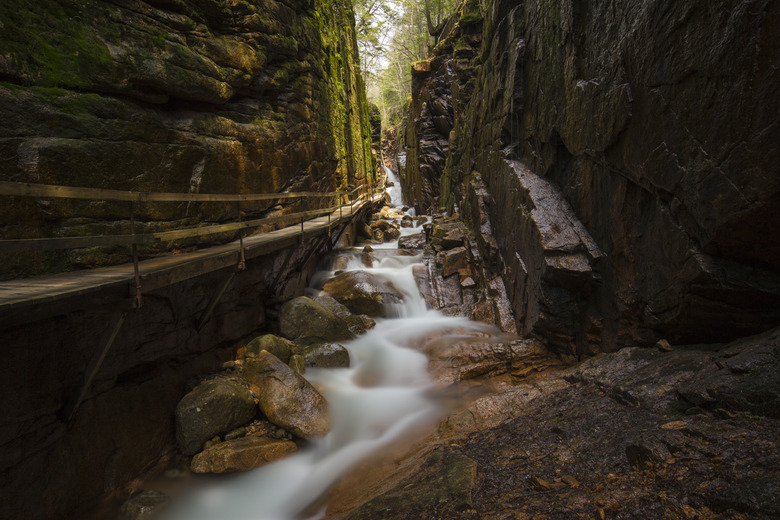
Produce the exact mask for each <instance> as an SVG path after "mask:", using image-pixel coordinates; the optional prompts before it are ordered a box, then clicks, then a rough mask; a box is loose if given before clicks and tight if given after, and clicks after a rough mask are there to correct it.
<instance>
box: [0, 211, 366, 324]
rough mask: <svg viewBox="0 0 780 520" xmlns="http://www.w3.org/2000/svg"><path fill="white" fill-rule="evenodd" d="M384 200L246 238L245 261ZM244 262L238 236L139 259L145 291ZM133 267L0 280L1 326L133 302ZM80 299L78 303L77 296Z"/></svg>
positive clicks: (340, 225) (290, 244) (344, 221)
mask: <svg viewBox="0 0 780 520" xmlns="http://www.w3.org/2000/svg"><path fill="white" fill-rule="evenodd" d="M379 200H380V197H378V196H374V197H373V198H372V199H371V200H363V201H361V202H359V203H356V204H355V205H354V207H351V206H344V207H343V209H342V212H341V213H340V212H339V211H338V210H337V211H335V212H333V213H331V214H330V215H325V216H321V217H318V218H314V219H311V220H308V221H305V222H304V223H303V224H301V223H298V224H295V225H292V226H289V227H285V228H282V229H279V230H276V231H270V232H267V233H262V234H258V235H253V236H250V237H247V238H244V239H243V250H244V257H245V259H246V260H250V259H252V258H255V257H258V256H262V255H267V254H269V253H273V252H275V251H279V250H281V249H285V248H288V247H296V246H297V245H298V244H299V243H300V241H301V239H302V235H303V236H305V237H308V236H313V235H321V234H322V233H327V232H328V230H329V229H331V230H333V231H334V232H340V230H341V229H342V228H343V226H345V225H346V224H348V223H350V222H351V221H352V220H353V219H354V217H355V216H356V215H358V214H359V213H360V212H361V210H363V209H364V208H365V207H366V206H367V205H371V204H373V203H376V202H378V201H379ZM240 261H241V252H240V248H239V241H238V240H236V241H234V242H231V243H228V244H223V245H218V246H213V247H209V248H205V249H201V250H197V251H193V252H190V253H183V254H177V255H168V256H163V257H158V258H151V259H148V260H143V261H140V262H139V263H138V266H139V271H140V282H141V290H142V292H143V293H146V292H150V291H153V290H155V289H159V288H161V287H165V286H168V285H172V284H175V283H178V282H181V281H184V280H187V279H190V278H194V277H197V276H200V275H203V274H206V273H210V272H213V271H218V270H220V269H225V268H229V267H231V266H233V267H234V266H237V265H238V264H239V262H240ZM134 291H135V271H134V265H133V263H127V264H122V265H116V266H110V267H101V268H96V269H88V270H81V271H72V272H67V273H61V274H53V275H46V276H39V277H34V278H25V279H20V280H11V281H7V282H0V326H3V327H7V326H12V325H14V324H18V323H22V322H29V321H31V320H34V319H37V318H38V317H45V316H46V315H55V314H58V313H60V312H64V311H66V310H76V309H77V308H78V306H81V307H82V308H84V307H89V306H95V305H108V304H110V305H112V306H118V307H119V306H126V307H127V308H132V306H133V305H134V302H135V300H134V298H133V293H134ZM76 300H78V301H79V304H78V306H76V307H75V308H74V305H75V303H74V302H75V301H76Z"/></svg>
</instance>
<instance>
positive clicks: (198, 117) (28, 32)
mask: <svg viewBox="0 0 780 520" xmlns="http://www.w3.org/2000/svg"><path fill="white" fill-rule="evenodd" d="M352 16H353V14H352V6H351V4H348V3H342V2H335V3H331V2H328V3H322V2H319V1H318V2H303V1H299V0H294V1H292V2H277V1H274V0H270V1H261V0H252V1H238V0H228V1H225V2H222V1H213V0H207V1H194V0H193V1H191V0H183V1H178V0H177V1H166V2H160V1H151V0H149V1H144V0H139V1H133V2H103V1H99V0H87V1H80V0H39V1H36V2H32V3H31V2H28V1H25V0H8V1H5V2H3V3H2V5H0V19H2V25H0V45H1V46H2V48H3V53H2V56H0V76H2V78H3V81H4V83H3V84H2V85H0V121H2V125H0V126H2V128H1V129H0V135H2V140H1V141H0V150H2V153H0V172H1V173H0V178H2V180H4V181H20V182H33V183H43V184H59V185H65V186H78V187H82V186H83V187H92V188H112V189H120V190H136V191H156V192H179V193H188V192H194V193H198V192H200V193H239V192H243V193H272V192H277V191H285V190H288V191H334V190H335V189H339V188H343V187H346V185H347V184H348V183H349V184H351V185H358V184H361V183H364V182H365V179H366V177H367V175H370V174H372V173H373V164H372V159H371V157H372V155H371V148H370V132H371V131H370V127H369V122H368V121H369V118H368V107H367V103H366V101H365V94H364V89H363V84H362V79H361V78H360V73H359V72H358V71H359V67H358V66H357V63H358V57H357V49H356V47H355V45H354V42H355V40H354V24H353V22H352V21H351V20H352ZM276 204H277V201H264V202H256V203H247V204H242V208H241V209H242V211H243V212H245V213H246V214H254V215H260V214H263V213H264V212H266V211H268V210H272V208H274V206H275V205H276ZM328 204H329V203H328ZM280 207H281V208H282V209H281V210H279V211H283V212H290V211H291V210H295V209H296V208H298V209H299V208H300V205H299V204H298V203H293V204H288V203H286V202H284V201H282V206H280ZM274 211H276V210H274ZM236 212H237V208H236V207H235V206H231V207H228V206H226V205H224V204H178V203H176V204H174V203H172V204H154V205H137V206H136V208H135V226H136V232H137V233H139V232H155V231H162V230H166V229H174V228H177V227H180V226H182V225H194V224H197V223H198V222H201V221H226V220H230V219H234V218H236V216H237V213H236ZM129 218H130V214H129V206H128V205H127V204H126V203H120V202H113V203H105V202H100V201H94V202H87V203H83V202H81V201H76V202H74V201H62V200H60V201H53V202H52V201H49V200H46V201H36V200H33V199H25V200H16V201H14V203H13V204H3V205H2V206H1V207H0V220H2V222H4V223H7V224H9V225H8V226H5V227H3V229H2V230H0V232H2V236H3V238H30V237H51V236H74V235H102V234H127V233H129V225H130V223H129ZM232 238H233V236H232V235H231V236H215V237H212V238H211V240H212V241H213V240H221V241H225V240H227V239H232ZM198 243H199V242H198V241H196V240H186V241H179V242H177V243H176V244H172V245H171V244H165V247H170V246H173V247H176V248H181V247H185V246H192V245H195V244H198ZM160 249H161V247H159V246H158V247H156V249H155V250H160ZM152 251H153V250H151V249H150V250H149V251H142V254H143V253H150V252H152ZM128 255H129V251H127V250H125V249H121V248H109V249H101V250H84V249H82V250H74V251H71V252H68V253H64V252H60V253H58V252H54V253H46V254H41V253H33V254H28V255H13V256H11V255H7V254H6V255H2V256H0V265H2V267H3V268H2V274H3V276H10V275H24V274H26V275H29V274H35V273H39V272H41V271H48V272H50V271H51V270H54V269H68V268H73V267H89V266H94V265H100V264H106V263H121V262H126V261H128V258H129V256H128Z"/></svg>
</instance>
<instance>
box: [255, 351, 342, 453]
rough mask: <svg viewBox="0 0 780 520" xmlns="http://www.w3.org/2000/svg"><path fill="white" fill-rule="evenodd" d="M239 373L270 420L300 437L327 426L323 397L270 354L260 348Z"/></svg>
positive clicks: (315, 433) (319, 433)
mask: <svg viewBox="0 0 780 520" xmlns="http://www.w3.org/2000/svg"><path fill="white" fill-rule="evenodd" d="M242 375H243V377H244V378H245V379H246V380H247V381H248V382H249V383H250V385H251V386H252V389H253V391H254V392H255V393H256V394H257V397H258V399H259V402H258V406H259V407H260V409H261V410H262V411H263V413H264V414H265V416H266V417H267V418H268V420H269V421H271V422H272V423H274V424H276V425H277V426H281V427H282V428H284V429H285V430H287V431H289V432H290V433H292V434H294V435H297V436H298V437H303V438H304V439H310V438H313V437H321V436H323V435H325V434H326V433H328V431H329V430H330V420H329V417H328V403H327V401H326V400H325V398H324V397H322V395H321V394H320V393H319V392H318V391H317V390H316V389H315V388H314V387H313V386H312V385H311V383H309V382H308V381H306V380H305V379H304V378H303V377H301V376H300V375H298V374H297V373H296V372H295V371H294V370H293V369H291V368H290V367H288V366H287V365H285V364H284V363H282V361H281V360H279V358H277V357H276V356H274V355H273V354H271V353H269V352H266V351H262V352H260V354H258V355H257V357H255V358H253V359H250V360H248V361H247V362H246V364H245V365H244V367H243V371H242Z"/></svg>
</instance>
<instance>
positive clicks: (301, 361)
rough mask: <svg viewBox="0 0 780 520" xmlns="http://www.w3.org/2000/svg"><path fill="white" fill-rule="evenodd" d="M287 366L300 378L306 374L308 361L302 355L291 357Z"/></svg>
mask: <svg viewBox="0 0 780 520" xmlns="http://www.w3.org/2000/svg"><path fill="white" fill-rule="evenodd" d="M287 365H288V366H289V367H290V368H292V369H293V371H294V372H295V373H296V374H298V375H299V376H302V375H304V374H306V359H305V358H304V357H303V356H302V355H300V354H293V355H292V356H290V362H289V363H288V364H287Z"/></svg>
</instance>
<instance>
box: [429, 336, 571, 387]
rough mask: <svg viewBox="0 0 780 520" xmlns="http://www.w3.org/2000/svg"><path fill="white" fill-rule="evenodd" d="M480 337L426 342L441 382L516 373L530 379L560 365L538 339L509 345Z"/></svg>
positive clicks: (436, 376)
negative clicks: (531, 376) (534, 374)
mask: <svg viewBox="0 0 780 520" xmlns="http://www.w3.org/2000/svg"><path fill="white" fill-rule="evenodd" d="M480 339H481V338H480V337H479V336H478V335H473V334H471V335H469V334H458V333H455V334H453V335H444V336H441V337H438V338H435V339H433V340H432V341H430V342H428V343H426V345H425V346H424V347H423V350H424V352H425V353H426V355H427V356H428V358H429V359H430V361H429V370H430V372H431V375H432V376H433V378H434V379H435V380H436V381H437V382H441V383H446V384H450V383H454V382H458V381H463V380H466V379H474V378H477V377H487V376H498V375H501V374H512V375H513V376H516V377H527V376H529V375H531V374H533V373H538V372H542V371H544V370H547V369H549V368H550V367H554V366H557V365H559V364H560V361H559V360H558V359H556V358H555V357H553V356H551V355H550V354H549V353H548V352H547V350H546V349H545V347H544V345H543V344H542V343H540V342H539V341H536V340H515V341H507V342H499V341H497V340H496V341H489V342H485V341H484V340H483V341H482V342H480Z"/></svg>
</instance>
